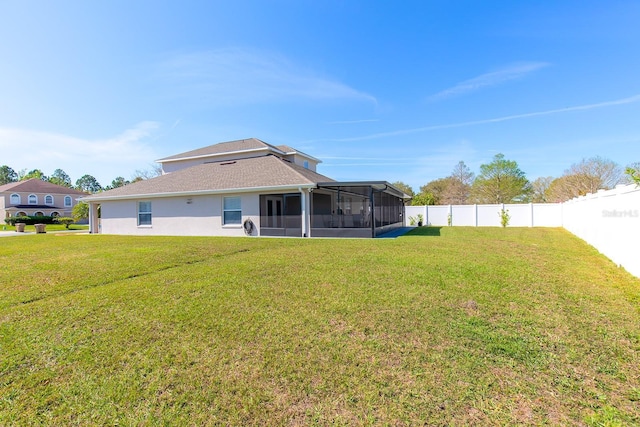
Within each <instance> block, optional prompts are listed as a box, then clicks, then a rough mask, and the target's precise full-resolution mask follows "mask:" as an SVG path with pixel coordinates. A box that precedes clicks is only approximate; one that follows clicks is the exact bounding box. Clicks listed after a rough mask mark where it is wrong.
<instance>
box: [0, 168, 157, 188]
mask: <svg viewBox="0 0 640 427" xmlns="http://www.w3.org/2000/svg"><path fill="white" fill-rule="evenodd" d="M160 173H161V171H160V169H159V168H157V167H153V168H152V169H148V170H137V171H136V173H135V175H134V177H133V178H132V179H131V180H127V179H125V178H123V177H121V176H118V177H116V178H114V179H113V180H112V181H111V184H110V185H107V186H104V187H103V186H102V185H100V183H99V182H98V180H97V179H96V178H95V177H94V176H92V175H89V174H86V175H83V176H81V177H80V178H78V179H77V180H76V181H75V184H74V183H73V181H72V180H71V177H70V176H69V175H68V174H67V173H66V172H65V171H64V170H62V169H56V170H55V171H53V173H52V174H51V175H46V174H45V173H44V172H43V171H42V170H40V169H33V170H31V171H29V172H27V170H26V169H23V170H20V171H17V172H16V171H15V170H14V169H13V168H11V167H10V166H7V165H2V166H0V185H4V184H9V183H12V182H19V181H26V180H27V179H31V178H37V179H40V180H42V181H46V182H50V183H52V184H56V185H60V186H62V187H67V188H73V189H76V190H80V191H83V192H85V193H91V194H93V193H98V192H100V191H106V190H112V189H114V188H118V187H122V186H124V185H127V184H131V183H132V182H137V181H142V180H144V179H148V178H152V177H154V176H158V175H160Z"/></svg>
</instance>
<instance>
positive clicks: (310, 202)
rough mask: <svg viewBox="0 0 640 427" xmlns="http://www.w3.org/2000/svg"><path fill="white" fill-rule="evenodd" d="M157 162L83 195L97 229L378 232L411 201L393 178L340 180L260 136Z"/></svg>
mask: <svg viewBox="0 0 640 427" xmlns="http://www.w3.org/2000/svg"><path fill="white" fill-rule="evenodd" d="M157 162H158V163H160V164H161V166H162V172H163V173H162V175H161V176H158V177H155V178H152V179H148V180H144V181H139V182H136V183H132V184H129V185H126V186H124V187H120V188H116V189H113V190H109V191H105V192H103V193H98V194H94V195H91V196H87V197H84V198H83V199H82V200H83V201H86V202H88V203H89V205H90V209H89V212H90V217H89V223H90V229H91V232H92V233H105V234H138V235H197V236H244V235H251V236H296V237H375V236H377V235H379V234H381V233H383V232H386V231H389V230H391V229H394V228H397V227H400V226H402V224H403V215H404V202H405V200H407V199H408V198H409V196H407V195H406V194H404V193H403V192H402V191H400V190H399V189H397V188H395V187H393V186H392V185H391V184H389V183H388V182H385V181H372V182H364V181H363V182H337V181H334V180H333V179H331V178H329V177H327V176H324V175H322V174H320V173H318V172H317V171H316V167H317V165H318V163H320V160H318V159H316V158H314V157H312V156H310V155H308V154H305V153H303V152H301V151H299V150H296V149H293V148H291V147H288V146H283V145H282V146H273V145H271V144H268V143H266V142H263V141H261V140H259V139H256V138H250V139H242V140H237V141H230V142H222V143H219V144H215V145H211V146H208V147H204V148H200V149H197V150H193V151H188V152H185V153H181V154H177V155H175V156H170V157H166V158H163V159H160V160H157ZM98 208H99V209H98ZM98 212H100V218H98Z"/></svg>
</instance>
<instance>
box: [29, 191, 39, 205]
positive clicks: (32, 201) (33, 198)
mask: <svg viewBox="0 0 640 427" xmlns="http://www.w3.org/2000/svg"><path fill="white" fill-rule="evenodd" d="M29 204H30V205H37V204H38V196H36V195H35V194H29Z"/></svg>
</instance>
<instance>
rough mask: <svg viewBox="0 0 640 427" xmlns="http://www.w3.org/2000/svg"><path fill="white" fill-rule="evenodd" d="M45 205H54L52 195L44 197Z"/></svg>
mask: <svg viewBox="0 0 640 427" xmlns="http://www.w3.org/2000/svg"><path fill="white" fill-rule="evenodd" d="M44 204H45V205H52V204H53V196H52V195H51V194H47V195H46V196H44Z"/></svg>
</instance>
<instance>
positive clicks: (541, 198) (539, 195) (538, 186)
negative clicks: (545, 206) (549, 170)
mask: <svg viewBox="0 0 640 427" xmlns="http://www.w3.org/2000/svg"><path fill="white" fill-rule="evenodd" d="M552 182H553V177H552V176H541V177H540V178H537V179H536V180H535V181H533V182H532V183H531V188H532V190H533V193H532V196H531V201H532V202H533V203H548V202H549V201H550V199H549V187H551V183H552Z"/></svg>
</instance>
